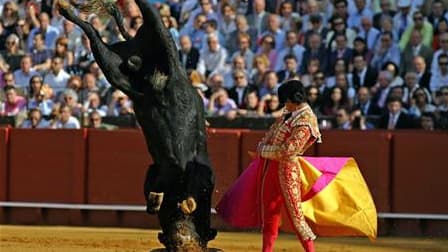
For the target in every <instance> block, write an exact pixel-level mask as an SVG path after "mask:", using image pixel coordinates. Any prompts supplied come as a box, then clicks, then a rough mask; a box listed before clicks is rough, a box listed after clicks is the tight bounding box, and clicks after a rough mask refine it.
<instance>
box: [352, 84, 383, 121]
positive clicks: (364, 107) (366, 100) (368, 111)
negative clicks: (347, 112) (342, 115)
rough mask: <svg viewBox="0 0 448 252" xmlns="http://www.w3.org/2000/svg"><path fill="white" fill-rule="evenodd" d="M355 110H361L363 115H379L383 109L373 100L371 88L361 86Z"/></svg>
mask: <svg viewBox="0 0 448 252" xmlns="http://www.w3.org/2000/svg"><path fill="white" fill-rule="evenodd" d="M356 101H357V102H356V103H355V105H354V106H353V107H354V109H355V110H360V111H361V114H362V115H363V116H372V115H373V116H379V115H381V109H380V108H379V107H378V106H377V105H376V104H375V103H373V102H372V101H371V94H370V89H369V88H367V87H360V88H359V90H358V93H357V96H356Z"/></svg>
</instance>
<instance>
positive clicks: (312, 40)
mask: <svg viewBox="0 0 448 252" xmlns="http://www.w3.org/2000/svg"><path fill="white" fill-rule="evenodd" d="M308 40H309V41H308V44H309V48H307V50H306V51H305V52H304V53H303V60H302V64H300V67H301V69H300V73H302V74H304V73H306V71H307V70H308V67H309V65H310V64H311V62H312V61H315V60H317V61H318V62H319V70H320V71H322V72H324V73H325V72H326V71H327V67H328V52H327V49H326V48H325V47H324V46H323V44H322V37H321V35H320V34H317V33H314V34H311V35H310V36H309V39H308ZM311 74H312V73H311ZM304 84H305V83H304Z"/></svg>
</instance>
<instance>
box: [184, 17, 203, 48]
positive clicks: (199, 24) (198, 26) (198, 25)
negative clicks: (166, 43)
mask: <svg viewBox="0 0 448 252" xmlns="http://www.w3.org/2000/svg"><path fill="white" fill-rule="evenodd" d="M206 21H207V16H205V15H204V14H201V13H199V14H197V15H196V16H195V18H194V22H193V25H190V26H186V25H185V26H184V27H183V28H182V29H181V30H180V35H186V36H188V37H190V39H191V42H192V44H193V47H195V48H197V49H198V50H199V51H200V50H202V49H204V48H202V42H203V41H204V38H205V31H204V23H205V22H206Z"/></svg>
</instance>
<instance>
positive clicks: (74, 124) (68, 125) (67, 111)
mask: <svg viewBox="0 0 448 252" xmlns="http://www.w3.org/2000/svg"><path fill="white" fill-rule="evenodd" d="M54 128H55V129H80V128H81V125H80V123H79V121H78V119H76V117H74V116H73V115H72V109H71V108H70V106H68V105H62V106H61V107H60V108H59V119H58V120H57V121H56V123H55V125H54Z"/></svg>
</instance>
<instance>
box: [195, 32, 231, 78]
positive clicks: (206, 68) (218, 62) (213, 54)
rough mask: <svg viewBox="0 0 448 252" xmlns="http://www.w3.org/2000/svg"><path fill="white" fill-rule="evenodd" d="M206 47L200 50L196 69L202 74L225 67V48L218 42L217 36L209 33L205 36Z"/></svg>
mask: <svg viewBox="0 0 448 252" xmlns="http://www.w3.org/2000/svg"><path fill="white" fill-rule="evenodd" d="M207 43H208V48H205V49H203V50H202V51H201V56H200V57H199V63H198V68H197V70H198V71H199V72H200V73H201V74H202V75H204V76H208V75H209V74H210V73H211V72H213V71H221V70H223V69H224V68H225V61H226V59H227V50H226V49H225V48H224V47H222V46H221V45H220V44H219V41H218V37H217V36H216V35H214V34H211V35H209V36H208V37H207Z"/></svg>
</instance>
